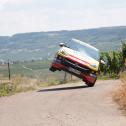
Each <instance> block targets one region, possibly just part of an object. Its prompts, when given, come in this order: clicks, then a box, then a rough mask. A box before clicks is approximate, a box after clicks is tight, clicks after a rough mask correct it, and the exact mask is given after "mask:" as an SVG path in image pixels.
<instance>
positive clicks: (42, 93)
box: [0, 80, 126, 126]
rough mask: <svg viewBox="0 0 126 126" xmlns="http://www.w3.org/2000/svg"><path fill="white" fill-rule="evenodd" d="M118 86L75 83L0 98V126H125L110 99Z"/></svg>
mask: <svg viewBox="0 0 126 126" xmlns="http://www.w3.org/2000/svg"><path fill="white" fill-rule="evenodd" d="M118 84H119V80H116V81H114V80H108V81H97V83H96V85H95V86H94V87H92V88H88V87H86V86H84V84H83V83H82V82H79V83H76V84H66V85H60V86H56V87H50V88H46V89H42V90H39V91H34V92H28V93H21V94H16V95H14V96H10V97H4V98H0V126H126V117H124V116H123V115H122V114H121V112H120V111H119V110H118V109H117V106H116V104H115V103H113V102H112V99H111V91H113V90H115V89H116V88H117V86H118Z"/></svg>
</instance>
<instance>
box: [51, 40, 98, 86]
mask: <svg viewBox="0 0 126 126" xmlns="http://www.w3.org/2000/svg"><path fill="white" fill-rule="evenodd" d="M60 47H61V48H60V49H59V50H58V51H57V53H56V55H55V58H54V60H53V62H52V64H51V66H50V70H51V71H53V72H55V71H56V70H59V71H61V70H63V71H65V72H68V73H70V74H72V75H75V76H76V77H78V78H81V79H82V80H83V81H84V82H85V83H86V84H87V85H88V86H89V87H93V86H94V85H95V82H96V80H97V72H98V70H99V64H100V52H99V50H98V49H97V48H95V47H93V46H91V45H89V44H87V43H85V42H83V41H80V40H78V39H71V40H69V41H68V42H66V43H60Z"/></svg>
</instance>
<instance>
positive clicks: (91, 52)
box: [67, 39, 99, 61]
mask: <svg viewBox="0 0 126 126" xmlns="http://www.w3.org/2000/svg"><path fill="white" fill-rule="evenodd" d="M67 47H68V48H70V49H73V50H75V51H77V52H79V53H80V54H82V55H87V56H89V57H91V58H93V59H95V60H97V61H98V60H99V50H98V49H96V48H94V47H92V46H90V45H89V44H86V43H84V42H82V41H80V40H76V39H72V40H70V41H69V42H68V43H67Z"/></svg>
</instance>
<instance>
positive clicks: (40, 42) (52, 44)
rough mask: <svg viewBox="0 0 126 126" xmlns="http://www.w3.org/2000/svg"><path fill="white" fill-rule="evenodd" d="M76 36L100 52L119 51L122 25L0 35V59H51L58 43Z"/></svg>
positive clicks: (123, 31)
mask: <svg viewBox="0 0 126 126" xmlns="http://www.w3.org/2000/svg"><path fill="white" fill-rule="evenodd" d="M71 38H76V39H80V40H82V41H85V42H87V43H90V44H91V45H93V46H95V47H97V48H98V49H100V50H101V51H108V50H119V48H120V47H121V40H125V39H126V26H120V27H103V28H96V29H86V30H73V31H53V32H33V33H22V34H15V35H13V36H11V37H9V36H1V37H0V60H7V59H11V60H32V59H34V60H37V59H43V58H51V57H52V56H53V55H54V53H55V52H56V50H57V49H58V45H59V43H60V42H66V41H67V40H69V39H71Z"/></svg>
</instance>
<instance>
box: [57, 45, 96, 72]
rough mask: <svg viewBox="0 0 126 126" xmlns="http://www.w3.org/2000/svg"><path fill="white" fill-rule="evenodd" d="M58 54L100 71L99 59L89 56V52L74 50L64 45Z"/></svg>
mask: <svg viewBox="0 0 126 126" xmlns="http://www.w3.org/2000/svg"><path fill="white" fill-rule="evenodd" d="M58 55H61V56H63V57H66V58H68V59H70V60H72V61H75V62H76V63H80V64H82V65H84V66H87V67H88V68H90V69H92V70H94V71H98V68H99V61H97V60H95V59H93V58H92V57H89V56H88V55H87V54H81V53H80V52H78V51H74V50H72V49H70V48H67V47H62V48H61V49H60V50H59V51H58Z"/></svg>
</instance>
